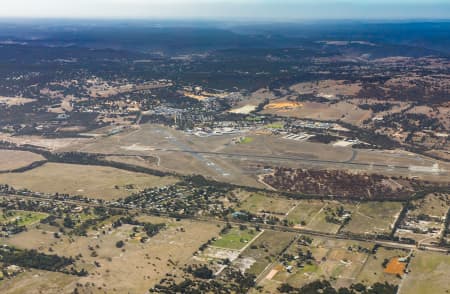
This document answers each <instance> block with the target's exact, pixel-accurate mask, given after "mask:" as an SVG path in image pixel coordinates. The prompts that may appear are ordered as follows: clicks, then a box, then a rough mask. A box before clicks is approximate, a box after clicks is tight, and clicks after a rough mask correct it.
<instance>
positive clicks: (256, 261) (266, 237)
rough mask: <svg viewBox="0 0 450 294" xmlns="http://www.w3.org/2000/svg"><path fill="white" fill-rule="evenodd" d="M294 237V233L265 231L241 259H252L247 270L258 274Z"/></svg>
mask: <svg viewBox="0 0 450 294" xmlns="http://www.w3.org/2000/svg"><path fill="white" fill-rule="evenodd" d="M294 238H295V234H293V233H287V232H274V231H265V232H264V233H263V234H262V235H261V236H260V237H259V238H258V239H256V240H255V241H254V242H253V243H252V246H250V247H249V248H247V249H246V250H245V251H244V252H242V253H241V257H240V258H239V259H246V260H251V261H252V262H251V266H250V268H249V269H248V271H247V272H248V273H251V274H254V275H256V276H258V275H259V274H260V273H261V272H263V271H264V269H265V268H266V267H267V266H268V265H269V264H271V263H272V262H274V261H275V260H276V257H277V256H278V254H279V253H280V252H281V251H282V250H283V249H284V248H285V247H286V246H287V245H288V244H289V243H290V242H291V241H292V240H293V239H294ZM239 259H238V260H239Z"/></svg>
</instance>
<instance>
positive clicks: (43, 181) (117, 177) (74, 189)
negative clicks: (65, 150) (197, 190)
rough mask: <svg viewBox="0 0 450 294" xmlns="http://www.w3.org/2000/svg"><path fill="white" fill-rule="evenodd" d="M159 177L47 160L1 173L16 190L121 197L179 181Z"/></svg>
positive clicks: (3, 179)
mask: <svg viewBox="0 0 450 294" xmlns="http://www.w3.org/2000/svg"><path fill="white" fill-rule="evenodd" d="M175 182H176V179H174V178H172V177H157V176H151V175H147V174H142V173H135V172H129V171H123V170H119V169H115V168H110V167H103V166H85V165H75V164H59V163H46V164H45V165H43V166H41V167H39V168H35V169H33V170H29V171H26V172H23V173H14V174H12V173H8V174H0V183H4V184H9V185H11V186H13V187H14V188H16V189H24V188H27V189H30V190H32V191H37V192H44V193H60V194H62V193H67V194H71V195H83V196H89V197H96V198H100V199H107V200H111V199H117V198H120V197H124V196H127V195H130V194H132V193H134V192H137V191H139V190H142V189H145V188H151V187H156V186H164V185H169V184H172V183H175Z"/></svg>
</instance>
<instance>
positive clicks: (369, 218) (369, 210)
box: [343, 202, 402, 234]
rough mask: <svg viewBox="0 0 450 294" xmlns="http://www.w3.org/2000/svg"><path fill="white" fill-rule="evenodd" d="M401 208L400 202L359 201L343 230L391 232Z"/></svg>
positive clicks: (372, 232) (376, 232)
mask: <svg viewBox="0 0 450 294" xmlns="http://www.w3.org/2000/svg"><path fill="white" fill-rule="evenodd" d="M401 210H402V203H400V202H363V203H359V204H357V205H356V207H355V209H354V210H353V213H352V219H351V220H350V222H349V223H348V224H347V225H346V226H344V228H343V231H348V232H352V233H357V234H390V233H391V231H392V229H393V226H394V223H395V221H396V219H397V217H398V215H399V214H400V211H401Z"/></svg>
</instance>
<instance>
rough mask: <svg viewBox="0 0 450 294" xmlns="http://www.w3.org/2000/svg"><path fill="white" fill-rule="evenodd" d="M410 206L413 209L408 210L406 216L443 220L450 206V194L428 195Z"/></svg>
mask: <svg viewBox="0 0 450 294" xmlns="http://www.w3.org/2000/svg"><path fill="white" fill-rule="evenodd" d="M412 204H413V208H412V209H409V210H408V216H412V217H417V216H419V215H421V214H424V215H428V216H430V217H433V218H438V219H442V220H444V219H445V216H446V215H447V211H448V209H449V206H450V194H429V195H427V196H425V197H424V198H422V199H418V200H415V201H413V202H412Z"/></svg>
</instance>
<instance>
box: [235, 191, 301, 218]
mask: <svg viewBox="0 0 450 294" xmlns="http://www.w3.org/2000/svg"><path fill="white" fill-rule="evenodd" d="M242 193H245V194H248V195H249V196H248V197H247V198H246V199H245V200H244V201H243V202H242V203H241V204H240V205H239V207H237V209H238V210H245V211H248V212H250V213H253V214H260V213H269V214H274V215H277V216H278V217H280V216H283V217H284V216H285V215H286V214H287V213H288V212H289V211H290V210H291V209H293V208H294V207H295V205H296V201H295V200H291V199H287V198H282V197H276V196H271V195H265V194H260V193H250V192H241V194H242Z"/></svg>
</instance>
